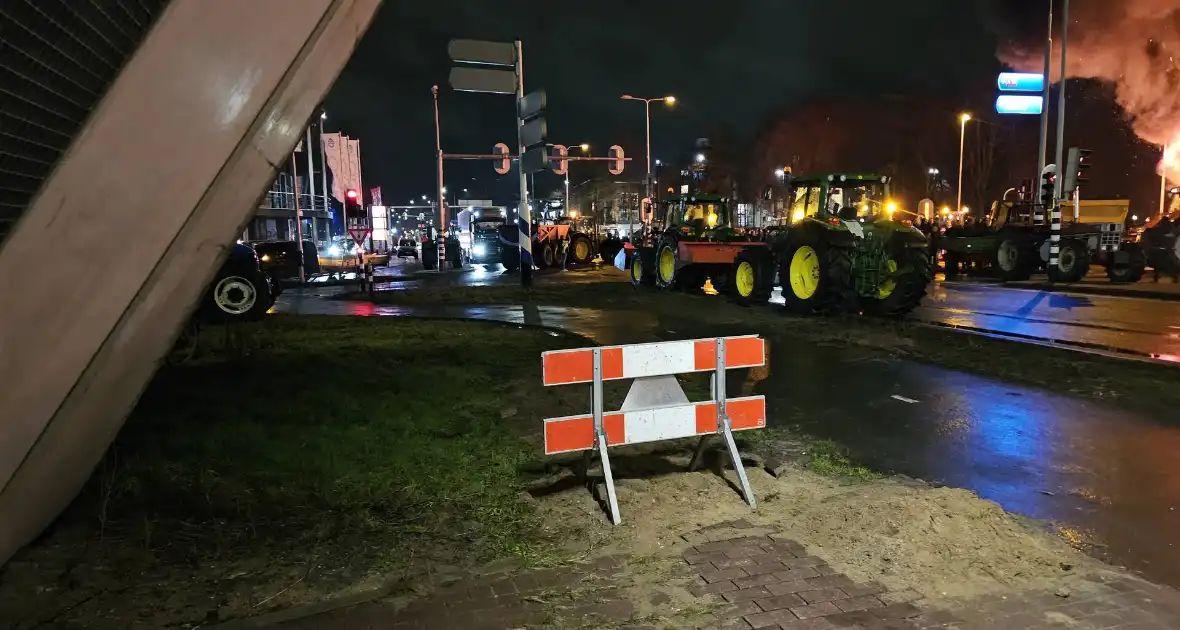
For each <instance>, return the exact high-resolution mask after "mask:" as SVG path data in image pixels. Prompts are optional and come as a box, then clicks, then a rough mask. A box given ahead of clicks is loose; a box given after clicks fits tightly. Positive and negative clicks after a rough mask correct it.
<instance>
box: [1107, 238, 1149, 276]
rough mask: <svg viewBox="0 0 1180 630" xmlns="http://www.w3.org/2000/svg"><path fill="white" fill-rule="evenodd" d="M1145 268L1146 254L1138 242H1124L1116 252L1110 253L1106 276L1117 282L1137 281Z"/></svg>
mask: <svg viewBox="0 0 1180 630" xmlns="http://www.w3.org/2000/svg"><path fill="white" fill-rule="evenodd" d="M1146 270H1147V254H1145V253H1144V252H1143V248H1142V247H1140V246H1139V243H1124V244H1123V245H1122V246H1121V247H1119V250H1118V251H1117V252H1113V253H1111V255H1110V262H1108V263H1107V265H1106V277H1107V278H1109V279H1110V281H1111V282H1115V283H1119V284H1125V283H1130V282H1139V280H1140V279H1142V278H1143V273H1144V272H1145V271H1146Z"/></svg>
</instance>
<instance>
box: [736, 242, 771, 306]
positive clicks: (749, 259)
mask: <svg viewBox="0 0 1180 630" xmlns="http://www.w3.org/2000/svg"><path fill="white" fill-rule="evenodd" d="M773 276H774V265H773V264H770V265H768V264H765V261H761V260H759V259H758V257H757V256H755V255H754V254H753V253H751V252H749V251H742V252H738V255H737V256H736V257H735V258H734V261H733V266H732V267H731V268H730V270H729V278H728V280H727V281H726V285H728V286H727V287H726V288H728V289H729V295H730V296H731V297H732V298H733V301H734V302H736V303H738V304H741V305H742V306H752V305H754V304H762V303H765V302H766V301H767V300H769V299H770V294H771V292H773V291H774V277H773Z"/></svg>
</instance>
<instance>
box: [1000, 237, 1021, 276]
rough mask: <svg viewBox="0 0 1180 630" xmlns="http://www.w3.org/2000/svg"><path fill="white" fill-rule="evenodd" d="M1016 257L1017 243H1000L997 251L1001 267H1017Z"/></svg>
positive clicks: (1006, 269) (1007, 269) (1006, 268)
mask: <svg viewBox="0 0 1180 630" xmlns="http://www.w3.org/2000/svg"><path fill="white" fill-rule="evenodd" d="M1016 257H1017V253H1016V245H1014V244H1012V243H1011V242H1009V241H1004V242H1003V243H1000V249H999V250H998V251H997V252H996V261H997V262H998V263H1000V269H1003V270H1004V271H1012V269H1014V268H1015V267H1016Z"/></svg>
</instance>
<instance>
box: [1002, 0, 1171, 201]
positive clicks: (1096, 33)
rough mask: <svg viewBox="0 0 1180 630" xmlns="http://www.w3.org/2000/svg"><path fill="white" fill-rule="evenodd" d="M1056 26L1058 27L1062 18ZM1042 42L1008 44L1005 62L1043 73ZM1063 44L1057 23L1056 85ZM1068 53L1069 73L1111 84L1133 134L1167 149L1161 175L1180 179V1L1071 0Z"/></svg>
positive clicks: (1004, 54) (1055, 44) (1054, 67)
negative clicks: (1022, 44) (1129, 122)
mask: <svg viewBox="0 0 1180 630" xmlns="http://www.w3.org/2000/svg"><path fill="white" fill-rule="evenodd" d="M1056 4H1057V5H1058V7H1060V5H1061V2H1060V1H1058V2H1057V3H1056ZM1055 21H1056V22H1058V24H1060V16H1059V15H1058V16H1055ZM1042 32H1044V31H1043V30H1042ZM1043 42H1044V39H1042V40H1041V42H1040V43H1038V44H1036V45H1032V46H1027V47H1022V46H1016V45H1013V46H1008V47H1006V48H1004V49H1002V50H1001V51H1000V54H999V57H1000V60H1001V61H1003V62H1004V63H1006V64H1009V65H1011V66H1012V67H1013V68H1016V69H1018V70H1021V71H1027V72H1036V73H1039V72H1041V71H1042V69H1043V66H1044V54H1045V48H1044V43H1043ZM1059 45H1060V30H1059V28H1058V27H1057V26H1056V25H1055V27H1054V51H1053V64H1052V67H1053V72H1052V77H1053V80H1054V81H1057V80H1058V77H1059V76H1060V67H1061V58H1060V48H1059ZM1068 54H1069V58H1068V59H1067V60H1066V74H1067V76H1069V77H1079V78H1091V79H1100V80H1103V81H1108V82H1110V83H1113V84H1114V86H1115V94H1116V98H1117V99H1118V102H1119V104H1120V105H1122V107H1123V109H1124V110H1125V111H1126V113H1127V116H1128V118H1129V119H1130V121H1131V125H1132V128H1133V129H1134V130H1135V133H1136V134H1137V135H1138V136H1139V137H1140V138H1142V139H1143V140H1145V141H1147V142H1150V143H1153V144H1157V145H1161V146H1166V147H1167V151H1166V152H1165V155H1164V156H1163V160H1162V161H1161V163H1160V169H1161V172H1162V173H1164V174H1165V175H1166V176H1167V177H1168V179H1170V180H1172V181H1173V182H1180V0H1072V2H1071V6H1070V26H1069V42H1068Z"/></svg>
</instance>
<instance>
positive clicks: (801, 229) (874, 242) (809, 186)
mask: <svg viewBox="0 0 1180 630" xmlns="http://www.w3.org/2000/svg"><path fill="white" fill-rule="evenodd" d="M789 200H790V219H791V223H790V226H789V227H788V228H787V229H786V230H785V231H784V232H783V233H782V234H781V235H779V236H778V238H777V239H775V240H776V241H777V243H776V244H775V246H774V247H773V249H775V250H776V251H777V256H776V258H777V260H778V270H779V280H780V282H781V283H782V287H783V288H782V295H783V301H784V303H785V304H786V306H787V309H788V310H790V311H792V312H795V313H802V314H808V313H831V312H835V311H840V310H846V311H862V312H865V313H867V314H870V315H878V316H884V317H898V316H902V315H905V314H907V313H909V312H910V311H912V310H914V308H916V307H917V306H918V305H919V304H921V302H922V298H923V297H925V296H926V287H927V285H928V284H929V283H930V279H931V276H932V273H931V265H930V254H929V244H928V240H927V238H926V235H924V234H922V232H921V231H919V230H918V229H917V228H915V227H914V226H913V225H912V224H911V223H910V221H908V220H901V219H898V218H896V217H895V215H896V214H898V213H900V212H902V210H900V209H899V208H898V207H897V205H896V203H894V202H893V201H892V200H891V199H890V196H889V178H888V177H884V176H878V175H861V174H844V173H834V174H830V175H820V176H811V177H798V178H793V179H792V180H791V182H790V197H789Z"/></svg>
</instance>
